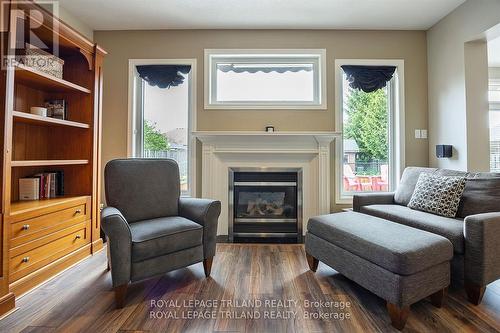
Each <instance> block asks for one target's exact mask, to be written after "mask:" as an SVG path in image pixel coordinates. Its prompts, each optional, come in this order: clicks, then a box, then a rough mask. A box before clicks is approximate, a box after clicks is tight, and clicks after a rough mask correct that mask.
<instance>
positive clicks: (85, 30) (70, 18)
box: [59, 7, 94, 40]
mask: <svg viewBox="0 0 500 333" xmlns="http://www.w3.org/2000/svg"><path fill="white" fill-rule="evenodd" d="M59 18H60V19H61V20H63V21H64V22H65V23H67V24H69V25H70V26H71V27H72V28H73V29H75V30H77V31H78V32H79V33H81V34H82V35H84V36H85V37H87V38H88V39H90V40H94V30H93V29H92V28H90V27H89V26H88V25H87V24H85V23H84V22H82V21H80V20H79V19H78V18H77V17H76V16H75V15H73V13H70V12H68V11H67V10H66V9H65V8H64V7H59Z"/></svg>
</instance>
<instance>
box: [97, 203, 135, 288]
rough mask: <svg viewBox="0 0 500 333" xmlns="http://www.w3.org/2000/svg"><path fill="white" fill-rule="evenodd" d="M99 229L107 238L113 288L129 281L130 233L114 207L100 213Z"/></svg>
mask: <svg viewBox="0 0 500 333" xmlns="http://www.w3.org/2000/svg"><path fill="white" fill-rule="evenodd" d="M101 228H102V230H103V231H104V233H105V234H106V237H107V238H108V248H109V254H110V257H111V258H110V259H111V275H112V277H113V287H117V286H120V285H123V284H126V283H128V282H129V281H130V270H131V266H132V233H131V231H130V226H129V225H128V222H127V220H126V219H125V218H124V217H123V215H122V213H120V211H119V210H118V209H116V208H114V207H106V208H104V209H103V210H102V212H101Z"/></svg>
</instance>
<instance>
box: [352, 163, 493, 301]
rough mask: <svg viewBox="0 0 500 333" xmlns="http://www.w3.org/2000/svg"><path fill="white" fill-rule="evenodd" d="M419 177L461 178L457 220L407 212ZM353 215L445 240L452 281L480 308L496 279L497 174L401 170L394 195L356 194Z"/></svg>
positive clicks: (438, 170) (415, 169) (411, 168)
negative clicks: (462, 188)
mask: <svg viewBox="0 0 500 333" xmlns="http://www.w3.org/2000/svg"><path fill="white" fill-rule="evenodd" d="M422 172H430V173H435V174H439V175H444V176H465V177H466V186H465V191H464V194H463V196H462V199H461V202H460V206H459V210H458V213H457V216H456V218H448V217H443V216H438V215H433V214H430V213H426V212H421V211H417V210H412V209H410V208H408V207H407V205H408V203H409V202H410V199H411V196H412V194H413V191H414V189H415V185H416V183H417V180H418V177H419V175H420V173H422ZM353 210H354V211H355V212H360V213H364V214H368V215H371V216H375V217H380V218H383V219H386V220H390V221H393V222H397V223H400V224H404V225H407V226H410V227H414V228H418V229H421V230H425V231H428V232H432V233H435V234H438V235H441V236H443V237H446V238H447V239H448V240H450V242H451V243H452V245H453V251H454V256H453V260H452V280H453V281H454V282H459V283H462V282H463V284H464V286H465V290H466V292H467V295H468V298H469V300H470V302H472V303H473V304H479V303H480V302H481V299H482V297H483V294H484V291H485V288H486V285H487V284H489V283H491V282H493V281H495V280H497V279H499V278H500V174H495V173H467V172H461V171H453V170H446V169H435V168H418V167H409V168H406V169H405V171H404V173H403V176H402V178H401V182H400V184H399V186H398V188H397V190H396V192H391V193H366V194H356V195H354V198H353Z"/></svg>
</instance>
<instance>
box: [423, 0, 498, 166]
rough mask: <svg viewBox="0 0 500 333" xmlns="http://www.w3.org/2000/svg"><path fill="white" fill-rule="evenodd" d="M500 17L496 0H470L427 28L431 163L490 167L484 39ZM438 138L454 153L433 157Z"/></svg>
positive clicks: (496, 32) (494, 31) (492, 30)
mask: <svg viewBox="0 0 500 333" xmlns="http://www.w3.org/2000/svg"><path fill="white" fill-rule="evenodd" d="M498 23H500V1H498V0H469V1H467V2H465V3H464V4H462V5H461V6H460V7H458V8H457V9H456V10H455V11H453V12H452V13H450V14H449V15H448V16H446V17H445V18H444V19H442V20H441V21H440V22H439V23H437V24H436V25H435V26H434V27H432V28H431V29H430V30H429V31H428V32H427V50H428V63H429V69H428V72H429V160H430V164H431V165H432V166H437V167H446V168H452V169H459V170H471V171H479V170H486V169H489V163H488V161H489V152H488V147H489V138H488V114H487V113H488V107H487V95H486V90H485V87H487V53H486V45H485V43H484V40H485V39H491V38H493V37H494V35H497V34H498V29H495V28H494V26H495V25H497V24H498ZM476 41H477V42H476ZM436 144H451V145H453V146H454V148H455V149H454V152H453V154H454V157H453V158H451V159H436V157H435V154H434V145H436Z"/></svg>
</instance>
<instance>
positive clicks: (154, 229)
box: [130, 216, 203, 262]
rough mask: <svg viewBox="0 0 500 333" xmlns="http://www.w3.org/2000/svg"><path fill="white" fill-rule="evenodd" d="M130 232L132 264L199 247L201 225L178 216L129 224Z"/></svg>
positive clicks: (201, 231)
mask: <svg viewBox="0 0 500 333" xmlns="http://www.w3.org/2000/svg"><path fill="white" fill-rule="evenodd" d="M130 231H131V233H132V261H133V262H138V261H142V260H146V259H149V258H153V257H158V256H160V255H164V254H168V253H172V252H176V251H179V250H184V249H188V248H191V247H194V246H198V245H201V243H202V237H203V227H202V226H201V225H199V224H198V223H195V222H193V221H190V220H188V219H185V218H183V217H178V216H173V217H161V218H157V219H152V220H144V221H138V222H135V223H131V224H130Z"/></svg>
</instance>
